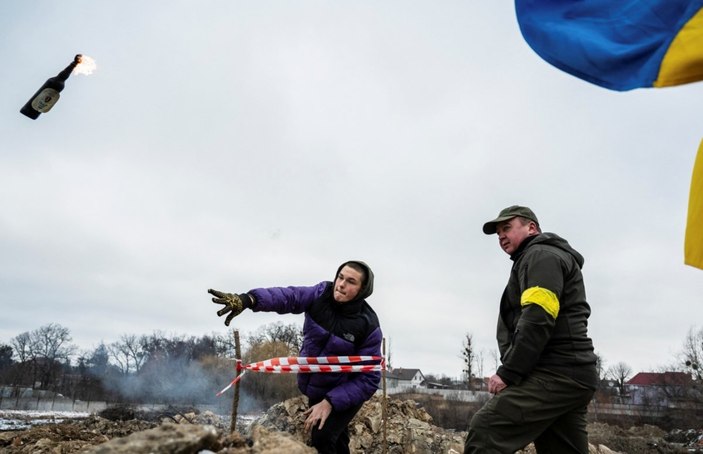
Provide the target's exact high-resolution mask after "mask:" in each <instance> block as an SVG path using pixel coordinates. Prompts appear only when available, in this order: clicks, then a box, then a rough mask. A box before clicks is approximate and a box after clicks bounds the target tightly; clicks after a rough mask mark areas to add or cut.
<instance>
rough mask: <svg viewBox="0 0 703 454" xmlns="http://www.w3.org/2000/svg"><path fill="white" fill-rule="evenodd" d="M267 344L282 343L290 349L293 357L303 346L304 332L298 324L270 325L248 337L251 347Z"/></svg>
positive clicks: (277, 323) (276, 323)
mask: <svg viewBox="0 0 703 454" xmlns="http://www.w3.org/2000/svg"><path fill="white" fill-rule="evenodd" d="M267 342H271V343H272V342H280V343H282V344H285V345H286V346H287V347H288V350H289V351H290V354H291V355H297V354H298V352H300V347H302V346H303V330H302V329H301V328H300V327H299V326H298V325H296V324H294V323H291V324H287V325H286V324H283V323H282V322H275V323H269V324H268V325H264V326H262V327H260V328H259V329H258V330H257V331H255V332H254V333H253V334H250V335H249V337H248V343H249V347H250V348H252V347H253V346H256V345H260V344H262V343H267Z"/></svg>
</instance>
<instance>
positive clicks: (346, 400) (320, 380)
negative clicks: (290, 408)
mask: <svg viewBox="0 0 703 454" xmlns="http://www.w3.org/2000/svg"><path fill="white" fill-rule="evenodd" d="M347 263H348V262H347ZM356 263H359V264H361V265H362V266H364V267H365V268H366V270H367V279H366V281H367V282H365V283H364V286H363V287H362V289H361V290H360V292H359V295H358V296H357V298H356V299H355V300H353V301H349V302H347V303H337V302H336V301H334V299H333V297H332V291H333V287H334V283H333V282H329V281H323V282H320V283H319V284H317V285H314V286H312V287H273V288H257V289H253V290H250V291H249V292H248V293H249V294H251V295H253V296H254V297H255V299H256V305H255V306H254V307H253V309H252V310H253V311H254V312H277V313H279V314H300V313H303V312H304V313H305V323H304V325H303V346H302V348H301V349H300V356H334V355H339V356H347V355H369V356H381V341H382V338H383V335H382V334H381V328H380V325H379V322H378V317H377V316H376V313H375V312H374V311H373V309H371V306H369V304H368V303H367V302H366V301H365V298H366V297H368V296H369V295H370V294H371V292H373V273H372V272H371V269H370V268H369V267H368V265H366V264H365V263H363V262H356ZM345 264H346V263H344V264H342V266H340V267H339V270H341V269H342V267H343V266H344V265H345ZM339 270H338V271H337V272H338V273H339ZM380 377H381V374H380V372H363V373H312V374H298V387H299V388H300V391H301V392H302V393H303V394H304V395H306V396H307V397H308V398H309V399H310V400H311V401H312V402H318V401H320V400H322V399H327V400H328V401H329V402H330V403H331V404H332V407H333V408H334V410H336V411H343V410H346V409H348V408H351V407H355V406H357V405H361V404H363V403H364V402H365V401H367V400H369V399H370V398H371V396H373V394H374V393H375V392H376V390H377V389H378V383H379V381H380Z"/></svg>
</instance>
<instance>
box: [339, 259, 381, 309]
mask: <svg viewBox="0 0 703 454" xmlns="http://www.w3.org/2000/svg"><path fill="white" fill-rule="evenodd" d="M349 263H354V264H356V265H359V266H360V267H362V268H363V269H364V270H365V271H366V273H365V274H366V279H364V285H362V286H361V289H360V290H359V294H358V295H356V298H354V301H360V300H365V299H366V298H368V297H369V296H371V294H372V293H373V271H371V267H370V266H368V265H367V264H366V263H364V262H362V261H361V260H347V261H346V262H344V263H342V264H341V265H339V268H337V273H335V275H334V279H332V283H333V285H334V282H335V281H336V280H337V276H339V272H340V271H342V268H344V266H345V265H348V264H349Z"/></svg>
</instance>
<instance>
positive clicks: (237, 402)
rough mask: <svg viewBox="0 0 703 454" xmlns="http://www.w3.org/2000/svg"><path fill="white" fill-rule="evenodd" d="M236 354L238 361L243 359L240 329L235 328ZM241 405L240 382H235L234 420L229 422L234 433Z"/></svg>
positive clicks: (230, 429) (238, 371)
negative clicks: (240, 345) (240, 346)
mask: <svg viewBox="0 0 703 454" xmlns="http://www.w3.org/2000/svg"><path fill="white" fill-rule="evenodd" d="M234 356H235V358H236V360H237V361H239V360H241V359H242V351H241V350H240V348H239V330H236V329H235V330H234ZM235 369H236V372H235V377H238V376H239V374H240V370H239V368H238V367H235ZM238 407H239V382H237V383H235V384H234V397H233V398H232V421H231V422H230V424H229V431H230V432H231V433H234V431H235V430H236V428H237V408H238Z"/></svg>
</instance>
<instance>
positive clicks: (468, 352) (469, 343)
mask: <svg viewBox="0 0 703 454" xmlns="http://www.w3.org/2000/svg"><path fill="white" fill-rule="evenodd" d="M473 338H474V336H473V334H471V333H470V332H469V333H466V335H465V337H464V342H463V344H462V347H461V358H462V360H463V361H464V370H463V371H462V372H463V373H464V375H465V376H466V383H467V386H468V387H469V390H471V391H473V389H474V386H473V378H474V376H475V373H476V370H475V368H474V363H475V362H476V352H475V350H474V345H473Z"/></svg>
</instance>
